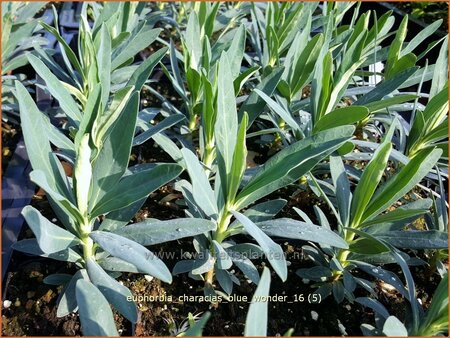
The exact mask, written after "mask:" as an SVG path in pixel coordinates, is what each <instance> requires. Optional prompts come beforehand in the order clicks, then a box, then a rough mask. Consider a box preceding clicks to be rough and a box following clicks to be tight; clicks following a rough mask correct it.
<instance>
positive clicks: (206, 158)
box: [203, 144, 215, 176]
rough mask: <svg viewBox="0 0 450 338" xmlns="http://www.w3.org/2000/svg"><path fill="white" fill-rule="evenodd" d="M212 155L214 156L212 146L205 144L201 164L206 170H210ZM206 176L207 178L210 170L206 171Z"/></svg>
mask: <svg viewBox="0 0 450 338" xmlns="http://www.w3.org/2000/svg"><path fill="white" fill-rule="evenodd" d="M214 155H215V154H214V145H213V146H211V145H209V144H206V146H205V153H204V156H203V163H204V164H205V166H206V167H207V168H211V167H212V164H213V161H214V157H215V156H214ZM206 174H207V176H209V174H210V170H206Z"/></svg>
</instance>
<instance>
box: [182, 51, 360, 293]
mask: <svg viewBox="0 0 450 338" xmlns="http://www.w3.org/2000/svg"><path fill="white" fill-rule="evenodd" d="M228 70H229V59H228V55H227V53H222V56H221V58H220V61H219V69H218V75H217V90H218V91H217V102H216V111H217V116H216V119H215V125H214V141H215V153H216V156H215V158H216V161H215V165H214V166H213V167H212V168H209V167H208V168H205V167H204V166H203V165H202V163H201V162H200V161H199V160H198V159H197V157H196V155H195V154H194V153H193V152H192V151H190V150H189V149H187V148H184V149H182V150H181V153H182V158H183V163H184V165H185V166H186V168H187V171H188V173H189V176H190V178H191V182H187V181H184V180H182V181H180V182H178V183H177V185H176V188H177V189H178V190H181V191H182V192H183V195H184V198H185V201H186V203H187V204H188V206H189V213H188V214H189V215H190V216H191V217H196V218H206V219H210V220H212V221H213V222H214V223H215V224H217V230H216V231H214V232H212V233H205V234H204V235H201V236H197V238H196V240H195V248H196V250H197V253H198V257H196V258H195V259H194V260H190V261H181V262H178V263H177V265H176V266H175V268H174V273H175V274H176V273H182V272H190V275H191V276H192V277H194V278H200V279H204V281H205V286H206V289H205V290H206V291H207V292H211V291H212V285H213V283H214V280H215V278H216V279H217V281H218V282H219V284H220V285H221V287H222V288H223V289H224V290H225V291H226V293H227V294H230V293H231V291H232V286H233V282H235V283H238V282H239V281H238V280H237V279H236V277H235V276H233V275H232V274H231V273H230V272H229V271H228V270H229V268H230V267H231V266H232V264H233V263H235V264H236V265H237V267H238V268H239V269H241V270H242V271H243V272H244V273H245V274H246V275H247V276H249V278H250V279H251V280H252V281H254V282H256V283H257V282H258V281H259V274H258V272H257V270H256V268H255V266H254V265H253V263H251V261H250V260H249V259H248V258H247V257H246V256H245V253H246V252H247V251H253V254H255V253H265V254H266V255H267V258H268V260H269V262H270V263H271V265H272V267H273V268H274V270H275V271H276V272H277V273H278V275H279V276H280V278H281V279H282V280H285V279H286V277H287V268H286V263H285V259H284V256H283V251H282V249H281V247H280V246H279V245H278V244H276V243H275V242H274V241H273V240H272V239H271V238H270V237H269V236H267V235H266V234H265V233H264V231H265V229H266V228H270V229H269V230H270V231H271V233H272V234H273V235H274V236H281V237H292V238H297V239H308V240H313V241H314V240H315V241H319V242H324V243H327V244H330V245H335V246H337V247H343V248H345V247H346V245H345V243H344V242H343V241H342V240H340V238H339V237H338V236H336V235H335V234H334V233H333V232H331V231H327V230H326V229H323V230H322V231H319V232H322V233H321V234H319V235H315V236H314V235H313V232H314V231H315V230H316V229H317V226H315V225H312V224H306V223H302V222H297V223H296V222H293V223H291V224H290V225H289V226H290V230H291V231H290V233H289V235H288V236H285V234H283V231H282V226H281V223H282V222H278V223H274V226H273V227H271V226H268V225H265V224H264V225H261V227H259V226H258V225H256V224H255V222H262V221H268V222H267V223H271V222H269V220H270V219H271V218H272V217H273V216H274V215H275V214H277V213H278V212H279V211H280V210H281V208H282V207H283V206H284V205H285V203H286V201H284V200H274V201H270V202H263V203H259V204H257V205H255V206H252V207H250V208H248V207H249V206H250V205H251V204H252V203H254V202H257V201H259V200H260V199H262V198H264V197H265V196H267V195H269V194H270V193H271V192H273V191H275V190H277V189H279V188H282V187H284V186H286V185H288V184H290V183H292V182H293V181H295V180H297V179H298V178H299V177H300V176H302V175H303V174H305V173H307V172H308V171H309V170H311V169H312V168H313V167H314V166H315V165H316V164H317V163H318V162H319V161H321V160H322V159H323V158H325V157H326V156H328V155H329V154H331V153H332V152H333V151H334V150H336V149H338V148H339V147H340V146H341V145H342V144H343V143H344V142H346V141H347V140H349V138H350V137H351V135H352V132H353V130H354V128H353V127H350V126H344V127H339V128H334V129H330V130H328V131H326V132H323V133H319V134H317V135H315V136H313V137H310V138H306V139H305V140H302V141H300V142H297V143H295V144H292V145H291V146H289V147H287V148H285V149H283V150H282V151H281V152H280V153H278V154H277V155H275V156H274V157H272V158H271V159H269V160H268V161H267V162H266V164H265V165H264V166H262V167H261V168H258V170H256V173H254V172H253V173H252V174H253V176H252V177H251V178H250V179H245V172H246V154H247V147H246V143H245V139H246V137H245V136H246V130H247V121H248V118H247V115H246V114H244V117H243V118H242V121H241V123H240V124H238V115H237V111H236V101H235V97H234V90H233V82H232V78H231V76H232V75H231V74H230V72H229V71H228ZM211 170H212V172H211ZM250 175H251V174H250ZM209 176H211V177H212V181H213V182H214V183H213V184H212V183H210V181H209V179H208V177H209ZM244 208H248V209H247V210H246V211H245V212H244V213H242V212H243V209H244ZM233 216H234V217H235V218H236V222H234V223H231V221H232V218H233ZM277 229H278V230H277ZM240 233H248V234H249V235H250V236H251V237H253V238H254V239H255V240H256V242H257V243H258V245H254V244H251V243H235V242H234V241H233V240H232V236H234V235H236V234H240ZM203 274H205V275H204V276H202V275H203ZM214 276H215V278H214Z"/></svg>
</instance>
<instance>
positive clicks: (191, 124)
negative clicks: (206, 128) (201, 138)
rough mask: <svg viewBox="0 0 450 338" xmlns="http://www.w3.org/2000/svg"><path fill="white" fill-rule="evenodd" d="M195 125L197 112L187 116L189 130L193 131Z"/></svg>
mask: <svg viewBox="0 0 450 338" xmlns="http://www.w3.org/2000/svg"><path fill="white" fill-rule="evenodd" d="M196 126H197V114H194V113H191V116H190V118H189V130H190V131H191V132H193V131H194V130H195V127H196Z"/></svg>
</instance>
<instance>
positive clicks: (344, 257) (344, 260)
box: [332, 230, 355, 280]
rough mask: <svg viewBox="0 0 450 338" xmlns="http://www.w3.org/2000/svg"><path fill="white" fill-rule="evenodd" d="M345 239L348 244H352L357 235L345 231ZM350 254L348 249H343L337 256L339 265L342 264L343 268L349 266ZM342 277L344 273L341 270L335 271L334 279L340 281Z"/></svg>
mask: <svg viewBox="0 0 450 338" xmlns="http://www.w3.org/2000/svg"><path fill="white" fill-rule="evenodd" d="M344 238H345V241H346V242H347V243H351V242H352V241H353V239H354V238H355V233H354V232H349V231H346V230H344ZM349 254H350V251H349V250H346V249H341V250H340V251H339V253H338V255H337V256H336V259H337V260H338V262H339V263H341V265H342V267H343V268H345V267H346V266H347V265H348V264H347V257H348V255H349ZM341 275H342V271H339V270H335V271H334V272H333V277H332V278H333V279H334V280H337V279H339V276H341Z"/></svg>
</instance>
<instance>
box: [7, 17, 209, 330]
mask: <svg viewBox="0 0 450 338" xmlns="http://www.w3.org/2000/svg"><path fill="white" fill-rule="evenodd" d="M105 29H106V27H105V26H104V25H102V26H101V27H100V31H102V32H105ZM103 37H104V35H103ZM101 43H102V42H101ZM105 57H106V56H105ZM107 57H110V55H107ZM35 59H36V58H35ZM159 59H160V56H158V55H156V57H154V58H152V57H150V58H149V59H148V60H147V62H144V63H143V64H141V65H140V66H139V67H137V68H136V70H135V71H134V73H133V74H132V76H131V78H130V80H129V81H128V83H127V85H126V86H125V88H124V89H122V90H120V91H119V92H118V94H116V95H115V96H114V97H113V98H112V99H107V100H106V101H105V102H106V103H107V104H105V105H102V97H103V95H102V93H104V91H102V85H103V84H102V82H100V83H98V84H97V85H96V86H95V87H94V89H93V91H92V92H91V93H89V97H88V100H87V102H86V106H85V108H84V111H83V114H82V115H80V116H79V121H78V123H79V124H77V128H76V130H77V132H76V134H75V135H74V139H75V142H72V141H70V140H69V139H68V138H67V137H65V136H64V135H63V134H62V132H61V131H60V130H58V129H56V128H55V127H53V126H51V125H50V124H49V122H48V121H47V119H46V117H45V115H44V114H43V113H42V112H40V111H39V109H38V108H37V107H36V104H35V103H34V101H33V99H32V98H31V96H30V94H29V93H28V91H27V90H26V89H25V87H24V86H23V85H22V84H21V83H20V82H16V96H17V100H18V101H19V108H20V114H21V120H22V130H23V134H24V139H25V145H26V147H27V151H28V155H29V158H30V162H31V165H32V167H33V171H32V172H31V174H30V178H31V180H32V181H33V182H34V183H36V184H37V185H38V186H40V187H41V188H42V189H43V190H45V192H46V196H47V198H48V200H49V202H50V205H51V206H52V208H53V210H54V212H55V214H56V215H57V217H58V218H59V220H60V222H61V223H62V225H63V226H62V227H61V226H59V225H57V224H55V223H52V222H50V221H49V220H48V219H46V218H45V217H44V216H42V215H41V213H40V212H39V211H38V210H37V209H35V208H33V207H31V206H27V207H25V208H24V210H23V212H22V214H23V216H24V217H25V220H26V221H27V223H28V225H29V226H30V228H31V229H32V230H33V232H34V234H35V235H36V238H35V239H26V240H22V241H19V242H17V243H16V244H15V246H14V248H15V249H16V250H20V251H24V252H27V253H31V254H36V255H40V256H44V257H49V258H53V259H57V260H63V261H69V262H75V263H76V265H77V266H78V268H79V270H78V272H76V273H75V275H74V276H70V275H66V274H56V275H50V276H48V277H47V278H46V281H47V282H48V283H51V284H58V285H59V284H63V285H64V286H65V287H64V291H63V293H62V294H61V296H60V298H59V300H58V312H57V314H58V316H64V315H67V314H69V313H71V312H74V311H76V310H77V309H78V311H79V314H80V319H81V325H82V330H83V333H84V334H85V335H117V330H116V326H115V323H114V319H113V315H112V311H111V309H110V306H109V305H108V303H110V304H112V305H113V306H114V308H116V309H117V310H118V311H119V312H120V313H121V314H122V315H124V316H125V317H126V318H127V319H129V320H130V321H132V322H136V321H137V309H136V305H135V304H134V302H130V301H129V299H127V298H128V297H130V296H131V292H130V290H128V289H127V288H126V287H125V286H123V285H122V284H120V283H119V282H117V281H116V280H115V279H114V278H113V277H112V276H117V275H115V274H114V272H118V271H119V272H122V271H126V272H140V273H146V274H149V275H152V276H155V277H156V278H159V279H161V280H162V281H164V282H169V283H170V282H171V281H172V276H171V274H170V271H169V270H168V269H167V267H166V266H165V264H164V263H163V262H162V261H161V260H160V259H159V258H158V257H156V255H154V254H153V253H152V252H151V251H149V250H148V249H147V248H145V247H144V246H143V245H141V244H139V243H137V242H136V241H133V240H132V239H129V238H127V237H124V236H121V235H119V234H117V233H114V232H113V231H116V232H117V231H118V230H120V229H121V228H122V227H123V226H124V225H126V224H127V223H128V221H129V220H130V219H131V217H132V216H133V214H134V212H135V211H134V207H135V206H136V205H138V206H141V205H142V203H143V202H144V201H145V198H146V197H147V196H148V195H149V194H150V193H151V192H152V191H154V190H155V189H158V188H159V187H161V186H163V185H165V184H166V183H167V182H169V181H171V180H173V179H174V178H176V177H177V176H178V175H179V174H180V173H181V171H182V168H181V167H180V166H179V165H177V164H160V163H157V164H152V165H136V166H133V167H130V168H128V161H129V157H130V154H131V146H132V141H133V137H134V133H135V128H136V120H137V114H138V107H139V90H140V88H141V87H142V85H143V83H144V81H145V80H146V79H147V78H148V76H149V74H150V73H151V71H152V69H153V67H154V66H155V64H156V63H157V62H158V61H159ZM36 60H37V59H36ZM52 85H53V86H57V85H58V83H56V82H55V81H53V83H52ZM106 86H109V83H107V84H106ZM58 92H59V93H62V94H63V95H65V97H70V94H69V93H68V92H67V91H66V89H65V88H64V86H62V85H61V84H59V89H58ZM67 103H68V102H65V103H64V102H61V101H60V104H61V106H62V108H63V110H65V109H67V108H68V107H69V109H70V108H71V107H76V106H73V105H72V106H71V105H69V106H68V105H67ZM74 122H75V121H74ZM46 130H49V131H50V132H49V133H47V132H43V131H46ZM55 140H56V142H55ZM52 144H53V146H56V147H59V146H61V145H62V146H65V147H66V148H67V149H68V150H71V151H73V153H72V157H69V160H72V159H73V161H74V170H73V175H72V177H68V176H66V174H65V172H64V170H63V168H62V165H61V162H60V159H59V158H58V157H57V155H56V154H55V152H53V151H52ZM135 225H136V226H139V225H140V224H139V223H137V224H135ZM144 225H145V226H144V228H143V229H140V231H141V232H140V235H141V237H142V236H148V237H151V238H152V244H157V243H162V242H165V241H169V240H174V239H178V238H182V237H186V236H193V235H196V234H199V233H204V232H205V231H209V230H213V229H215V224H214V223H213V222H210V221H206V220H201V221H197V222H195V221H190V222H183V221H179V220H174V221H165V222H158V221H153V223H152V226H151V227H149V226H148V224H147V223H144ZM171 230H173V231H171Z"/></svg>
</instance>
